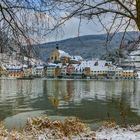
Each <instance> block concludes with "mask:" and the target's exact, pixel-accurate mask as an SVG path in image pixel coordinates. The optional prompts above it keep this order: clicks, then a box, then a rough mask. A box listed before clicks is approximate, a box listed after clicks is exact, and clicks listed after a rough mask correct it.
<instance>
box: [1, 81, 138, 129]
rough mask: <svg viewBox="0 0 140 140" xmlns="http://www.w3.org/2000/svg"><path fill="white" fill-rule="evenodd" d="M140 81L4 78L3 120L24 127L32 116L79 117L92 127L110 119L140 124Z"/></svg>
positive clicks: (8, 126) (2, 96) (13, 125)
mask: <svg viewBox="0 0 140 140" xmlns="http://www.w3.org/2000/svg"><path fill="white" fill-rule="evenodd" d="M139 85H140V81H136V80H120V81H119V80H118V81H113V80H112V81H98V80H94V81H93V80H54V79H53V80H51V79H50V80H46V79H34V80H11V79H9V80H8V79H7V80H0V120H1V121H4V123H5V125H6V127H7V128H13V127H16V126H18V127H22V126H23V125H24V124H25V121H26V120H27V118H28V117H33V116H41V115H48V116H49V117H50V118H52V119H63V118H65V117H68V116H76V117H78V118H80V119H82V120H83V121H84V122H86V123H88V124H89V125H90V126H91V127H96V124H98V123H99V122H101V121H102V120H105V119H107V118H113V119H114V120H116V121H117V122H118V123H123V122H124V121H125V122H126V123H129V124H138V123H140V86H139Z"/></svg>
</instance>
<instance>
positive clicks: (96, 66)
mask: <svg viewBox="0 0 140 140" xmlns="http://www.w3.org/2000/svg"><path fill="white" fill-rule="evenodd" d="M2 55H4V54H1V57H3V58H6V57H7V56H2ZM25 60H26V61H25ZM27 60H28V63H27ZM25 62H26V63H25ZM126 62H127V61H126ZM125 64H126V63H125ZM0 78H9V79H26V78H27V79H32V78H66V79H136V78H138V73H137V71H136V70H135V69H134V66H132V67H126V66H125V67H124V66H118V65H114V64H112V62H111V61H106V60H99V59H97V58H96V59H92V60H84V59H83V58H82V56H78V55H77V56H71V55H70V54H68V53H66V52H65V51H63V50H60V49H59V47H58V46H56V48H55V49H54V50H53V51H52V52H51V53H50V57H49V60H48V62H47V63H45V62H43V61H41V60H37V59H33V58H31V59H30V60H29V59H28V58H26V57H25V58H24V63H19V62H18V61H17V60H13V59H12V61H7V62H2V61H1V65H0Z"/></svg>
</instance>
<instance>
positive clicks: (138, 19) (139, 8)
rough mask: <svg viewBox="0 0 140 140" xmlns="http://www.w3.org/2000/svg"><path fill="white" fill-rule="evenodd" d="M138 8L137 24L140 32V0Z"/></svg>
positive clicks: (137, 2)
mask: <svg viewBox="0 0 140 140" xmlns="http://www.w3.org/2000/svg"><path fill="white" fill-rule="evenodd" d="M136 8H137V19H136V22H137V23H136V24H137V27H138V30H139V31H140V0H136Z"/></svg>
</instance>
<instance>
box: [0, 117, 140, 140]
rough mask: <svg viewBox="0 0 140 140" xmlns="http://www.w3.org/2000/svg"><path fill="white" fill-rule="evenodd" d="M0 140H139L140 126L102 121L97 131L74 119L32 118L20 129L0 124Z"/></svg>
mask: <svg viewBox="0 0 140 140" xmlns="http://www.w3.org/2000/svg"><path fill="white" fill-rule="evenodd" d="M0 139H1V140H5V139H8V140H9V139H10V140H12V139H18V140H48V139H49V140H54V139H56V140H126V139H128V140H130V139H131V140H136V139H140V125H136V126H133V125H131V126H127V127H121V126H119V125H117V124H116V122H115V121H112V120H107V121H104V122H103V124H102V126H101V127H100V128H98V129H97V130H94V131H93V130H91V129H90V128H89V127H88V125H87V124H85V123H83V122H82V121H81V120H79V119H78V118H75V117H69V118H66V119H65V120H63V121H58V120H53V121H52V120H50V119H49V118H48V117H34V118H29V119H28V120H27V124H26V126H25V127H24V128H21V129H17V130H16V129H14V128H13V129H12V130H11V131H8V130H7V129H6V128H5V127H4V126H3V125H2V123H1V125H0Z"/></svg>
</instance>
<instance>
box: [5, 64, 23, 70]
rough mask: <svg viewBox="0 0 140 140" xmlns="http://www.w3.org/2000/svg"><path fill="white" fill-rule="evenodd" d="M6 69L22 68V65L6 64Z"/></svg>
mask: <svg viewBox="0 0 140 140" xmlns="http://www.w3.org/2000/svg"><path fill="white" fill-rule="evenodd" d="M6 69H8V70H21V69H22V66H21V65H20V66H18V65H6Z"/></svg>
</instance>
